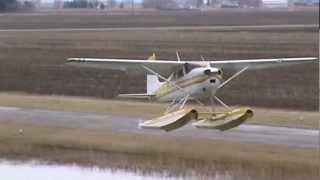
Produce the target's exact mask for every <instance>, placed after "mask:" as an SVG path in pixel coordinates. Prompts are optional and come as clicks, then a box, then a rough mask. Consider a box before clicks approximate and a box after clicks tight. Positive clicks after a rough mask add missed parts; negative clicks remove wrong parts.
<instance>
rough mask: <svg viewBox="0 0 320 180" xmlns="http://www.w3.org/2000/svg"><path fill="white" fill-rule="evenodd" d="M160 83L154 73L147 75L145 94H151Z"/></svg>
mask: <svg viewBox="0 0 320 180" xmlns="http://www.w3.org/2000/svg"><path fill="white" fill-rule="evenodd" d="M161 85H162V82H160V81H159V79H158V76H156V75H150V74H148V75H147V94H149V95H152V94H154V93H155V91H156V90H157V89H158V88H159V87H160V86H161Z"/></svg>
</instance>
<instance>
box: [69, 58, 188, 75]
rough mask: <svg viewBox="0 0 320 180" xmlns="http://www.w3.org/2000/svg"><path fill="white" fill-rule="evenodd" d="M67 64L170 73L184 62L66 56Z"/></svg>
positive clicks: (138, 71) (134, 71)
mask: <svg viewBox="0 0 320 180" xmlns="http://www.w3.org/2000/svg"><path fill="white" fill-rule="evenodd" d="M67 64H69V65H73V66H85V67H93V68H101V69H114V70H121V71H130V72H133V73H144V72H146V70H145V69H144V68H143V66H146V67H148V68H151V69H152V70H154V71H156V72H159V73H160V74H162V75H170V74H171V73H172V72H174V71H175V70H176V68H178V67H179V66H182V65H183V64H185V62H183V61H180V62H179V61H168V60H135V59H96V58H68V63H67Z"/></svg>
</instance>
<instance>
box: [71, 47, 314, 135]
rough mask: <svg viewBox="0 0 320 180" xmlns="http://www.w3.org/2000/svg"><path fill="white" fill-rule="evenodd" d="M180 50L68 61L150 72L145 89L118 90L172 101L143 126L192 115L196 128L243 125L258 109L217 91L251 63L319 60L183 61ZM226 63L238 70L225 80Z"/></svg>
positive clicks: (174, 124)
mask: <svg viewBox="0 0 320 180" xmlns="http://www.w3.org/2000/svg"><path fill="white" fill-rule="evenodd" d="M176 56H177V60H158V59H156V56H155V54H153V55H152V56H150V57H149V58H147V59H145V60H136V59H97V58H68V60H67V61H68V62H67V64H70V65H73V66H85V67H93V68H103V69H113V70H121V71H124V72H127V73H146V77H147V92H146V93H143V94H119V96H120V97H125V98H132V97H134V98H149V99H150V100H154V101H160V102H169V103H168V106H167V108H166V110H165V112H164V114H163V115H162V116H160V117H156V118H154V119H151V120H147V121H144V122H141V123H139V126H140V127H141V128H153V129H163V130H165V131H170V130H174V129H177V128H180V127H182V126H183V125H185V124H187V123H188V122H190V121H193V123H192V125H193V126H195V127H197V128H212V129H219V130H222V131H224V130H228V129H231V128H234V127H236V126H239V125H240V124H242V123H243V122H245V121H246V120H247V119H249V118H251V117H252V116H253V111H252V110H251V109H250V108H248V107H238V108H231V107H230V106H228V105H227V104H226V103H224V102H223V101H222V100H221V99H220V98H219V97H217V95H216V92H217V91H218V90H220V89H222V88H223V87H224V86H225V85H226V84H228V83H229V82H230V81H232V80H233V79H235V78H236V77H237V76H239V75H240V74H242V73H243V72H245V71H247V70H249V69H263V68H271V67H277V66H283V65H285V66H286V65H294V64H300V63H306V62H312V61H315V60H317V58H315V57H302V58H276V59H247V60H223V61H207V60H205V58H203V56H200V57H201V60H200V61H183V60H181V58H180V56H179V53H178V52H176ZM225 68H232V69H236V70H237V71H236V73H235V74H233V75H232V76H231V77H229V78H228V79H226V80H224V79H223V70H224V69H225ZM203 100H207V102H211V107H210V108H209V109H208V108H207V107H205V106H204V103H203V102H202V101H203ZM208 100H209V101H208ZM188 101H195V102H196V103H197V104H199V105H200V106H199V107H203V108H200V109H201V112H200V111H199V110H196V107H195V106H194V107H186V106H185V104H186V103H187V102H188ZM214 103H219V104H221V106H222V107H224V109H225V110H224V111H220V112H217V111H214V110H213V108H212V106H213V105H214ZM204 114H205V115H204ZM201 115H202V116H201ZM201 117H202V118H201ZM203 117H204V118H203Z"/></svg>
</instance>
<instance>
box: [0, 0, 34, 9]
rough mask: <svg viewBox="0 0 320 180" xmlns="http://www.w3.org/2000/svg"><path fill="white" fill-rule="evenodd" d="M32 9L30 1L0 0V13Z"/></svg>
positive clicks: (32, 4)
mask: <svg viewBox="0 0 320 180" xmlns="http://www.w3.org/2000/svg"><path fill="white" fill-rule="evenodd" d="M34 8H35V4H34V2H31V1H23V2H20V1H17V0H0V12H6V11H18V10H30V9H34Z"/></svg>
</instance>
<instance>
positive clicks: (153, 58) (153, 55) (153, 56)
mask: <svg viewBox="0 0 320 180" xmlns="http://www.w3.org/2000/svg"><path fill="white" fill-rule="evenodd" d="M148 60H150V61H155V60H156V54H155V53H153V54H152V56H150V57H149V58H148Z"/></svg>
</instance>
